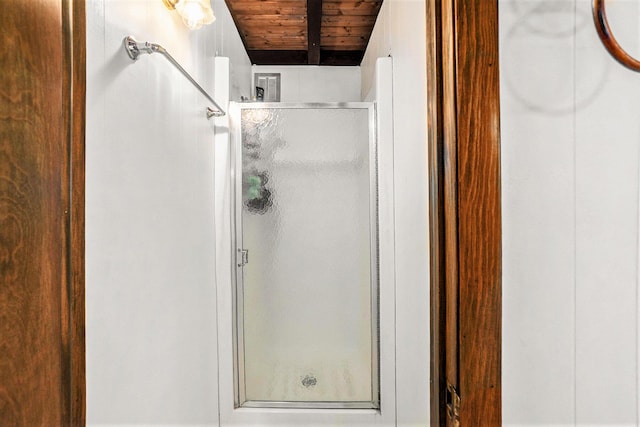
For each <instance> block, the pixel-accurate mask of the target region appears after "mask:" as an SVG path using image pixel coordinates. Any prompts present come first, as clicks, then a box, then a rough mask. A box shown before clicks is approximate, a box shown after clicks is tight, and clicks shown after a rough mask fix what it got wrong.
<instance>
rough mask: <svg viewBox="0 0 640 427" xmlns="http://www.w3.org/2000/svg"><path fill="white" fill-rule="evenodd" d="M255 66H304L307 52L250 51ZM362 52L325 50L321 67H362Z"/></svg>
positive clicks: (321, 54)
mask: <svg viewBox="0 0 640 427" xmlns="http://www.w3.org/2000/svg"><path fill="white" fill-rule="evenodd" d="M247 53H248V54H249V58H250V59H251V63H252V64H254V65H304V64H307V63H308V58H307V51H306V50H262V49H256V50H248V51H247ZM363 56H364V51H362V50H324V49H322V50H321V51H320V63H319V65H341V66H348V65H360V62H362V57H363Z"/></svg>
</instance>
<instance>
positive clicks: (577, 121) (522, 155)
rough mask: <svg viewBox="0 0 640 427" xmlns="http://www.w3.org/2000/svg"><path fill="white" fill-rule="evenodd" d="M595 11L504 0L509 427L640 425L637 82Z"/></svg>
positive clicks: (634, 45) (622, 27)
mask: <svg viewBox="0 0 640 427" xmlns="http://www.w3.org/2000/svg"><path fill="white" fill-rule="evenodd" d="M638 7H639V5H638V3H637V2H636V1H630V0H629V1H618V2H608V3H607V10H608V11H609V15H610V21H611V24H612V26H613V28H614V29H615V30H614V32H616V35H619V37H620V41H621V42H623V44H624V46H625V48H626V49H627V50H629V51H630V52H638V51H639V50H640V49H639V47H640V46H639V43H638V42H639V40H638V34H639V31H640V30H639V28H640V25H639V23H640V19H639V18H640V15H639V10H638ZM590 8H591V2H590V1H587V0H563V1H538V0H531V1H517V0H502V1H501V2H500V33H501V34H500V41H501V91H502V92H501V103H502V105H501V115H502V117H501V125H502V174H503V175H502V176H503V185H502V191H503V227H504V229H503V233H504V234H503V263H504V266H503V282H504V283H503V287H504V294H503V295H504V300H503V307H504V313H503V328H504V336H503V403H504V405H503V416H504V423H505V425H514V426H515V425H579V426H604V425H614V424H615V425H637V423H638V414H637V406H638V384H637V375H638V372H637V357H638V354H637V345H638V329H637V321H638V306H637V298H638V291H637V288H638V277H637V275H638V273H637V268H638V261H637V260H638V172H639V161H640V159H639V153H638V147H639V144H640V128H639V127H638V125H637V118H638V115H639V114H640V96H639V95H640V94H639V93H638V90H640V86H638V84H637V78H638V74H636V73H632V72H630V71H628V70H625V69H624V68H622V67H621V66H620V65H619V64H617V63H616V62H615V61H614V60H613V59H611V58H610V57H609V55H608V53H606V51H605V50H604V48H603V46H602V44H601V42H600V41H599V40H598V38H597V35H596V32H595V28H594V25H593V21H592V17H591V10H590Z"/></svg>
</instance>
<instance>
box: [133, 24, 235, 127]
mask: <svg viewBox="0 0 640 427" xmlns="http://www.w3.org/2000/svg"><path fill="white" fill-rule="evenodd" d="M123 44H124V50H125V51H126V52H127V55H129V58H131V59H132V60H134V61H136V60H137V59H138V57H139V56H140V54H141V53H148V54H152V53H160V54H162V55H163V56H164V57H165V58H167V60H168V61H169V62H171V64H173V66H174V67H176V68H177V69H178V70H179V71H180V72H181V73H182V74H183V75H184V76H185V77H186V78H187V80H189V81H190V82H191V84H193V85H194V86H195V87H196V89H198V90H199V91H200V93H202V94H203V95H204V96H205V97H206V98H207V99H208V100H209V101H211V103H212V104H213V106H214V107H215V108H210V107H207V118H208V119H210V118H211V117H222V116H224V115H225V114H226V113H225V112H224V110H223V109H222V108H220V106H219V105H218V104H217V103H216V101H214V99H213V98H212V97H211V96H210V95H209V94H208V93H207V91H205V90H204V89H203V88H202V86H200V85H199V84H198V82H196V81H195V80H194V79H193V77H191V75H190V74H189V73H188V72H187V70H185V69H184V68H182V66H181V65H180V64H179V63H178V61H176V60H175V59H174V58H173V56H171V55H170V54H169V52H167V50H166V49H165V48H163V47H162V46H160V45H159V44H156V43H149V42H139V41H137V40H136V39H135V38H134V37H133V36H127V37H125V38H124V40H123Z"/></svg>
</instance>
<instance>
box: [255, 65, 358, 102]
mask: <svg viewBox="0 0 640 427" xmlns="http://www.w3.org/2000/svg"><path fill="white" fill-rule="evenodd" d="M252 73H280V101H281V102H349V101H354V102H358V101H360V99H361V98H360V67H326V66H309V65H304V66H300V65H287V66H267V65H254V66H253V67H252ZM251 83H252V87H251V90H252V91H254V95H255V88H254V87H253V78H252V79H251Z"/></svg>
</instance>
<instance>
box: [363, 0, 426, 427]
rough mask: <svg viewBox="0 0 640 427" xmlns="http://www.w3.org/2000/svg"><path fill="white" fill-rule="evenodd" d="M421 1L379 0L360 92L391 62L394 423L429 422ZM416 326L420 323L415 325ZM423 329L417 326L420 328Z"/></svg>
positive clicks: (424, 92) (424, 25)
mask: <svg viewBox="0 0 640 427" xmlns="http://www.w3.org/2000/svg"><path fill="white" fill-rule="evenodd" d="M425 14H426V11H425V2H423V1H420V0H386V1H385V2H384V3H383V6H382V9H381V11H380V15H379V16H378V20H377V22H376V26H375V28H374V32H373V34H372V36H371V38H372V40H374V43H372V44H371V45H370V46H369V48H368V49H367V52H366V53H365V56H364V60H363V62H362V76H363V78H362V82H363V85H362V87H361V89H360V90H361V92H362V94H363V96H366V95H367V94H368V93H369V92H370V90H371V85H372V82H373V81H374V77H373V76H375V69H374V68H373V67H374V64H375V62H376V59H377V58H380V57H387V56H389V55H391V58H392V62H393V129H394V130H393V141H394V154H393V156H394V193H395V195H394V197H395V212H394V216H395V238H396V271H395V273H396V307H397V319H396V364H397V372H396V375H397V378H396V384H397V388H396V393H397V408H396V413H397V419H396V422H397V425H398V426H415V425H427V424H428V422H429V405H428V404H427V403H428V402H429V332H428V331H429V329H428V325H429V253H428V247H429V232H428V191H429V190H428V181H427V142H426V135H427V124H426V102H425V99H426V96H427V93H426V18H425V16H426V15H425ZM417 327H420V329H419V330H418V329H416V328H417ZM423 328H424V329H423Z"/></svg>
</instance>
